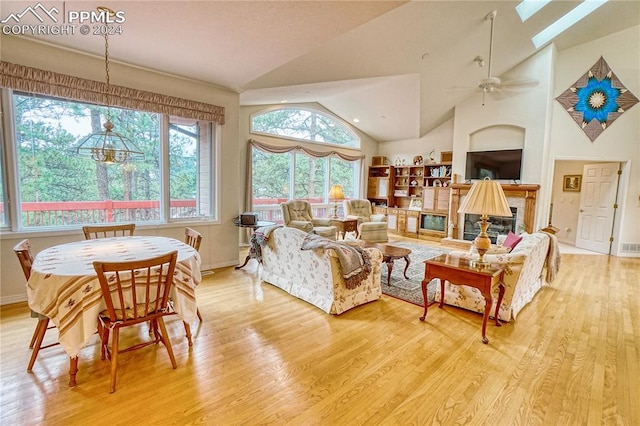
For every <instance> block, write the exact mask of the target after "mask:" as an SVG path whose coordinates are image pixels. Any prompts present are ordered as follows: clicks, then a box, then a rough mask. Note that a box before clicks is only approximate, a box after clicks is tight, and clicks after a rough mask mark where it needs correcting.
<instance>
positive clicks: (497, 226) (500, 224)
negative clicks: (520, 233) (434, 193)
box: [463, 207, 518, 244]
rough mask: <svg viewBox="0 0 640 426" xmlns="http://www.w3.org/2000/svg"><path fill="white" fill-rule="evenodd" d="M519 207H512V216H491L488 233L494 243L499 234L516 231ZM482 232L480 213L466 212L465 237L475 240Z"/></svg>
mask: <svg viewBox="0 0 640 426" xmlns="http://www.w3.org/2000/svg"><path fill="white" fill-rule="evenodd" d="M517 211H518V209H517V208H516V207H511V214H513V216H512V217H506V216H489V220H488V222H489V228H488V229H487V235H489V238H490V239H491V242H492V243H493V244H495V243H496V238H497V237H498V235H507V234H508V233H509V231H511V232H513V233H515V232H516V213H517ZM479 233H480V215H479V214H465V215H464V236H463V238H464V239H465V240H468V241H473V240H475V238H476V237H477V236H478V234H479Z"/></svg>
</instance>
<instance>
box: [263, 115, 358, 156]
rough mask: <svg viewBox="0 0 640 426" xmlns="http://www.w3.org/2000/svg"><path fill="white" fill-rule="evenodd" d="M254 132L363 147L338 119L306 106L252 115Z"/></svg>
mask: <svg viewBox="0 0 640 426" xmlns="http://www.w3.org/2000/svg"><path fill="white" fill-rule="evenodd" d="M251 131H252V132H253V133H266V134H269V135H276V136H279V137H286V138H291V139H299V140H303V141H309V142H316V143H324V144H332V145H341V146H347V147H353V148H359V147H360V139H359V138H358V137H357V136H356V135H355V134H354V133H353V131H351V129H349V128H348V127H347V126H345V125H344V124H342V123H341V122H340V121H339V120H338V119H336V118H334V117H332V116H330V115H328V114H325V113H323V112H320V111H316V110H313V109H306V108H293V107H290V108H279V109H276V110H272V111H268V112H263V113H259V114H256V115H254V116H252V117H251Z"/></svg>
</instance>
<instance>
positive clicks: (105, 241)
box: [27, 236, 202, 386]
mask: <svg viewBox="0 0 640 426" xmlns="http://www.w3.org/2000/svg"><path fill="white" fill-rule="evenodd" d="M173 250H177V251H178V260H177V263H176V269H175V273H174V280H173V282H174V285H173V286H172V287H171V294H170V295H171V299H172V301H173V303H172V305H173V309H174V311H175V313H176V314H177V315H178V316H179V317H180V318H181V319H182V320H183V321H186V322H191V321H193V320H194V319H195V317H196V315H197V310H198V305H197V303H196V295H195V289H196V286H197V285H198V284H200V281H201V279H202V276H201V274H200V254H199V253H198V252H197V251H196V250H195V249H194V248H193V247H191V246H190V245H188V244H185V243H183V242H182V241H179V240H176V239H173V238H167V237H145V236H131V237H115V238H102V239H96V240H83V241H77V242H72V243H66V244H60V245H57V246H53V247H50V248H48V249H45V250H43V251H41V252H39V253H38V254H37V255H36V256H35V258H34V262H33V265H32V268H31V277H30V278H29V280H28V282H27V297H28V301H29V307H30V308H31V309H32V310H33V311H35V312H37V313H40V314H42V315H45V316H47V317H48V318H49V319H50V320H51V322H53V323H54V324H55V325H56V327H57V328H58V341H59V342H60V344H61V345H62V347H63V349H64V350H65V352H67V354H68V355H69V357H70V367H69V376H70V377H69V385H70V386H75V384H76V373H77V362H78V355H79V353H80V351H81V349H82V347H83V346H84V345H85V343H87V342H88V341H89V339H91V338H92V336H93V335H94V334H95V332H96V330H97V327H98V313H99V312H101V311H102V310H104V309H105V308H106V305H105V303H104V299H103V297H102V291H101V289H100V283H99V281H98V277H97V275H96V272H95V270H94V268H93V262H94V261H96V260H98V261H105V262H118V261H121V262H125V261H132V260H142V259H148V258H151V257H156V256H159V255H161V254H165V253H168V252H171V251H173Z"/></svg>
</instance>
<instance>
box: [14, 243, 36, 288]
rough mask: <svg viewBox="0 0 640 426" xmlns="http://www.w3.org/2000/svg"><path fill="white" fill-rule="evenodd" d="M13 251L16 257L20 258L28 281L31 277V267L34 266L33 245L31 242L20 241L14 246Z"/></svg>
mask: <svg viewBox="0 0 640 426" xmlns="http://www.w3.org/2000/svg"><path fill="white" fill-rule="evenodd" d="M13 251H14V252H15V253H16V256H18V260H19V261H20V266H21V267H22V272H23V273H24V276H25V278H26V279H27V281H28V280H29V278H30V277H31V266H32V265H33V255H32V254H31V244H30V243H29V240H22V241H20V242H19V243H18V244H16V245H15V246H13Z"/></svg>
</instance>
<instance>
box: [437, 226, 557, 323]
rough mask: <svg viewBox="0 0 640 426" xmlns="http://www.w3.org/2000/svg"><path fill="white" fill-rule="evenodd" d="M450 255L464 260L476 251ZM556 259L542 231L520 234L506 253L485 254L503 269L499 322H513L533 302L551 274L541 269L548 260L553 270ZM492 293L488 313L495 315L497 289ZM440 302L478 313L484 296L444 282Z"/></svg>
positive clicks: (477, 291) (547, 236) (473, 257)
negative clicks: (502, 293) (517, 241)
mask: <svg viewBox="0 0 640 426" xmlns="http://www.w3.org/2000/svg"><path fill="white" fill-rule="evenodd" d="M552 238H553V241H552V240H551V239H552ZM550 244H551V245H550ZM550 248H551V249H552V250H551V251H550ZM496 251H500V250H499V249H498V250H496ZM450 254H451V255H452V256H459V257H461V258H466V259H477V258H478V254H477V252H475V251H474V250H473V249H472V250H470V251H469V252H462V251H454V252H451V253H450ZM556 256H559V255H558V252H557V246H556V241H555V237H553V236H551V235H549V234H547V233H544V232H534V233H533V234H527V233H524V234H522V240H521V241H520V242H519V243H518V245H517V246H516V247H515V248H514V249H513V250H512V251H511V252H509V253H498V254H486V255H485V260H486V261H488V262H491V263H494V264H500V265H503V266H507V269H506V271H505V275H504V286H505V292H504V298H503V300H502V304H501V306H500V311H499V313H498V317H499V318H500V319H501V320H503V321H510V320H511V319H512V318H513V319H514V320H515V319H516V316H517V315H518V312H520V311H521V310H522V308H523V307H524V306H525V305H526V304H527V303H529V302H531V300H533V297H534V296H535V294H536V293H537V292H538V290H540V288H541V287H542V286H543V285H544V284H545V283H546V282H547V281H550V279H551V278H552V276H553V274H550V273H546V272H545V267H546V266H547V264H548V263H549V261H550V260H552V259H553V263H554V265H555V266H553V267H557V265H559V259H557V257H556ZM548 277H549V278H548ZM495 293H496V294H494V295H493V296H494V298H493V306H492V307H491V311H490V312H495V304H496V303H497V300H498V295H497V293H498V291H497V289H496V290H495ZM435 298H436V300H440V286H437V290H436V296H435ZM444 303H446V304H447V305H453V306H459V307H461V308H465V309H469V310H471V311H476V312H479V313H483V312H484V306H485V300H484V297H483V296H482V294H480V291H479V290H476V289H475V288H472V287H468V286H464V285H451V284H449V283H448V282H446V283H445V287H444Z"/></svg>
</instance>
